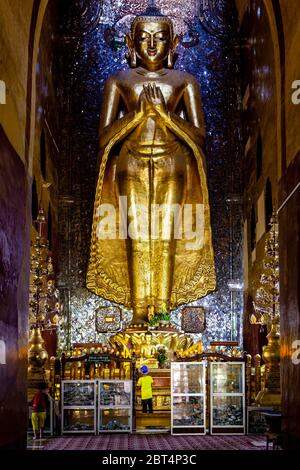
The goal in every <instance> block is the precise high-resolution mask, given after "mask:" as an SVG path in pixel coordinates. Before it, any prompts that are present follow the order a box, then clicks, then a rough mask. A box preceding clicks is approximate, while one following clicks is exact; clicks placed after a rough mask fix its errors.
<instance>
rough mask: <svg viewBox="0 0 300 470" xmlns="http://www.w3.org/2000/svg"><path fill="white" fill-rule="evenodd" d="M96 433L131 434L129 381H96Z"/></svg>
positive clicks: (130, 384)
mask: <svg viewBox="0 0 300 470" xmlns="http://www.w3.org/2000/svg"><path fill="white" fill-rule="evenodd" d="M98 432H99V433H103V432H132V382H131V380H99V381H98Z"/></svg>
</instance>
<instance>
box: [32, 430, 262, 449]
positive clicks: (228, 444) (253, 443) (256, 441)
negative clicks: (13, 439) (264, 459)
mask: <svg viewBox="0 0 300 470" xmlns="http://www.w3.org/2000/svg"><path fill="white" fill-rule="evenodd" d="M265 442H266V439H265V437H264V436H256V435H254V436H253V435H249V436H171V435H170V434H159V435H155V434H105V435H104V434H103V435H102V436H62V437H55V438H51V439H49V440H48V441H42V442H41V443H40V444H39V442H35V443H34V444H33V447H30V443H31V444H32V441H29V443H28V444H29V446H28V448H31V449H33V450H34V449H36V450H158V451H159V450H165V451H168V450H265V448H266V447H265Z"/></svg>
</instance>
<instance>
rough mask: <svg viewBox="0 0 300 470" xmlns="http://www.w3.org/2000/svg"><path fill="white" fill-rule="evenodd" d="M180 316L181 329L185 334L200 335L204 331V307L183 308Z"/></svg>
mask: <svg viewBox="0 0 300 470" xmlns="http://www.w3.org/2000/svg"><path fill="white" fill-rule="evenodd" d="M181 314H182V316H181V329H182V330H183V331H184V332H185V333H202V332H203V331H204V330H205V326H206V325H205V309H204V307H184V308H183V309H182V312H181Z"/></svg>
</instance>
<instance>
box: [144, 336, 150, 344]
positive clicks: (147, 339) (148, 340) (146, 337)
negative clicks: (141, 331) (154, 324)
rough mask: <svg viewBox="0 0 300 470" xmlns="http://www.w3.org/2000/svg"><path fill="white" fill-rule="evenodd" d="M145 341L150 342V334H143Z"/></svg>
mask: <svg viewBox="0 0 300 470" xmlns="http://www.w3.org/2000/svg"><path fill="white" fill-rule="evenodd" d="M145 339H146V343H147V344H150V343H151V336H150V335H145Z"/></svg>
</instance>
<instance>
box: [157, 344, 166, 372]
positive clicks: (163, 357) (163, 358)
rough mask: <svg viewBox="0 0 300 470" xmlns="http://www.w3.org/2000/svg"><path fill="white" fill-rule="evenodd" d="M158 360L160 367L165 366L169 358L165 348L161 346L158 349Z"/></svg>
mask: <svg viewBox="0 0 300 470" xmlns="http://www.w3.org/2000/svg"><path fill="white" fill-rule="evenodd" d="M157 360H158V364H159V367H163V366H164V364H165V362H166V361H167V360H168V356H167V354H166V350H165V348H163V347H161V348H159V349H158V351H157Z"/></svg>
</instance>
